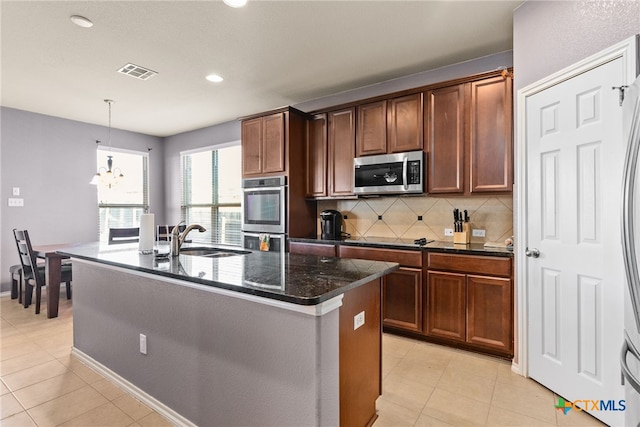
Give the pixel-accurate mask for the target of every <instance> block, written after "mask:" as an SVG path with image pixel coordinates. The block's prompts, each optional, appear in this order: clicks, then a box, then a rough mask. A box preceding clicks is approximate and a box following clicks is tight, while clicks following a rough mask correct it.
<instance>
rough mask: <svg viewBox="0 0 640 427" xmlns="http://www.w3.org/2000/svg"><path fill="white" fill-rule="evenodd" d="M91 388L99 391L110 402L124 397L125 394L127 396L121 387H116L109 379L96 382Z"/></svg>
mask: <svg viewBox="0 0 640 427" xmlns="http://www.w3.org/2000/svg"><path fill="white" fill-rule="evenodd" d="M91 387H93V388H95V389H96V390H97V391H98V393H100V394H101V395H103V396H104V397H106V398H107V399H109V400H115V399H117V398H118V397H120V396H122V395H123V394H126V392H125V391H124V390H122V389H121V388H120V387H118V386H116V385H115V384H113V383H112V382H111V381H109V380H107V379H102V380H100V381H96V382H94V383H92V384H91Z"/></svg>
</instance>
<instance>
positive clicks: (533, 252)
mask: <svg viewBox="0 0 640 427" xmlns="http://www.w3.org/2000/svg"><path fill="white" fill-rule="evenodd" d="M524 254H525V255H526V256H528V257H530V258H538V257H539V256H540V251H539V250H538V249H537V248H533V249H529V248H527V250H526V251H525V252H524Z"/></svg>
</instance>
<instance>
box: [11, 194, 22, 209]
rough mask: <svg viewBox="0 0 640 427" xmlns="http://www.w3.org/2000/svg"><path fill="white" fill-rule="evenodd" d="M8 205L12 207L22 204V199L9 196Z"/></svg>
mask: <svg viewBox="0 0 640 427" xmlns="http://www.w3.org/2000/svg"><path fill="white" fill-rule="evenodd" d="M8 204H9V206H10V207H12V208H15V207H22V206H24V199H16V198H13V197H10V198H9V203H8Z"/></svg>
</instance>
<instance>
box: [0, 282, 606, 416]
mask: <svg viewBox="0 0 640 427" xmlns="http://www.w3.org/2000/svg"><path fill="white" fill-rule="evenodd" d="M63 292H64V291H63ZM63 295H64V293H63ZM46 313H47V311H46V303H45V304H44V306H43V309H42V312H41V314H39V315H37V316H36V315H35V314H34V307H33V306H31V307H29V308H28V309H24V308H22V307H21V306H20V305H19V304H18V303H17V302H16V300H11V299H10V298H9V297H8V296H6V297H2V298H0V341H1V342H0V377H1V379H2V381H1V382H0V394H1V396H0V425H1V426H2V427H12V426H20V427H22V426H40V427H45V426H47V427H48V426H65V427H66V426H82V427H89V426H142V427H144V426H154V427H156V426H158V427H162V426H170V425H171V424H170V423H169V422H167V421H166V419H164V418H162V417H161V416H160V415H159V414H158V413H156V412H154V411H153V410H152V409H150V408H148V407H147V406H145V405H144V404H142V403H141V402H139V401H137V400H136V399H135V398H133V397H132V396H130V395H128V394H127V393H126V392H124V391H123V390H121V389H119V388H118V387H116V386H115V385H114V384H112V383H111V382H109V381H108V380H106V379H105V378H103V377H102V376H101V375H100V374H98V373H96V372H95V371H93V370H91V369H90V368H88V367H87V366H85V365H83V364H82V363H81V362H80V361H79V360H78V359H76V358H75V357H73V356H71V354H70V350H71V345H72V342H73V332H72V329H73V317H72V304H71V301H68V300H66V299H65V298H64V297H63V298H62V299H61V301H60V309H59V314H60V315H59V317H58V318H56V319H47V316H46ZM556 401H557V398H556V396H555V395H554V394H553V393H552V392H550V391H549V390H547V389H546V388H544V387H542V386H540V385H539V384H537V383H535V382H534V381H531V380H527V379H524V378H522V377H520V376H518V375H515V374H513V373H512V372H511V369H510V364H509V363H508V362H506V361H503V360H500V359H494V358H491V357H486V356H481V355H476V354H473V353H468V352H464V351H460V350H453V349H449V348H447V347H441V346H436V345H432V344H428V343H424V342H420V341H414V340H411V339H407V338H402V337H397V336H394V335H389V334H385V335H384V337H383V395H382V396H381V397H380V398H379V399H378V402H377V407H378V415H379V417H378V419H377V420H376V422H375V424H374V427H387V426H389V427H401V426H420V427H422V426H448V425H452V426H464V425H473V426H588V425H594V426H597V425H602V424H600V423H599V422H598V421H597V420H595V419H594V418H592V417H590V416H589V415H586V414H584V413H577V412H574V411H570V412H569V414H568V415H566V416H565V415H563V414H562V413H561V412H558V411H556V410H555V409H554V407H553V406H554V403H555V402H556Z"/></svg>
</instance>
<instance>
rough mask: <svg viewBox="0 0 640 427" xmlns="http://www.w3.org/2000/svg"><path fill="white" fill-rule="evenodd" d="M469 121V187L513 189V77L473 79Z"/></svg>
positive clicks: (479, 190) (484, 190) (474, 188)
mask: <svg viewBox="0 0 640 427" xmlns="http://www.w3.org/2000/svg"><path fill="white" fill-rule="evenodd" d="M470 122H471V126H470V156H471V160H470V161H471V165H470V169H471V171H470V172H471V180H470V182H471V188H470V191H471V192H472V193H476V192H495V191H512V183H513V154H512V151H513V136H512V122H513V109H512V89H511V78H509V77H506V78H503V77H502V76H499V77H494V78H490V79H485V80H480V81H477V82H472V83H471V120H470Z"/></svg>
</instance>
